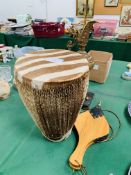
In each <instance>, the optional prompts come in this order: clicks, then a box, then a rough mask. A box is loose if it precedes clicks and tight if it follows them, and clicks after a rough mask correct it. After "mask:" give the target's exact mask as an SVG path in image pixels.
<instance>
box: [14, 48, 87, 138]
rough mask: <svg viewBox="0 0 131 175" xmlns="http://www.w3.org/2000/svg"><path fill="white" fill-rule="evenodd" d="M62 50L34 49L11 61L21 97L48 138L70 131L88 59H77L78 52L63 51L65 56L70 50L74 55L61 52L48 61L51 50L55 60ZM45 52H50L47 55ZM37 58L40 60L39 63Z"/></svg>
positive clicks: (84, 86)
mask: <svg viewBox="0 0 131 175" xmlns="http://www.w3.org/2000/svg"><path fill="white" fill-rule="evenodd" d="M62 51H63V52H64V50H53V51H52V50H48V51H47V50H45V51H43V52H42V53H41V52H40V53H38V52H37V53H36V54H35V56H34V55H28V56H25V57H24V58H20V59H18V61H17V62H16V65H15V82H16V86H17V89H18V91H19V94H20V96H21V99H22V101H23V103H24V105H25V106H26V108H27V110H28V111H29V113H30V115H31V117H32V118H33V120H34V122H35V123H36V125H37V126H38V128H39V129H40V131H41V132H42V134H43V135H44V136H45V137H46V138H47V139H49V140H51V141H61V140H63V139H65V138H67V137H68V136H69V134H70V133H71V130H72V128H73V126H74V123H75V120H76V118H77V115H78V113H79V111H80V108H81V105H82V103H83V100H84V98H85V95H86V92H87V86H88V79H89V75H88V74H89V73H88V72H89V71H88V70H89V69H88V62H87V61H86V60H85V59H77V58H79V57H82V56H81V55H80V54H78V53H75V52H71V51H65V53H66V54H65V53H64V54H65V55H69V58H70V54H71V55H72V56H73V54H74V55H76V56H75V57H76V59H75V58H74V59H73V61H72V62H71V60H70V59H69V61H68V59H67V57H66V56H65V57H66V59H65V57H64V58H61V59H63V61H62V62H61V61H60V60H57V61H55V62H53V63H52V61H51V59H54V55H55V53H57V54H56V55H55V60H56V57H59V56H58V55H61V56H60V57H62V54H61V52H62ZM63 52H62V53H63ZM48 53H50V54H51V53H52V54H51V57H50V58H49V57H48ZM50 54H49V55H50ZM36 55H37V56H36ZM72 56H71V57H72ZM36 57H37V58H36ZM43 57H44V58H43ZM41 58H42V59H43V61H42V62H43V63H42V62H41V63H40V64H39V63H38V62H39V61H40V59H41ZM47 58H48V59H47ZM72 58H73V57H72ZM45 59H46V61H45ZM57 59H58V58H57ZM32 60H33V61H32ZM75 62H76V64H75ZM34 63H36V64H34ZM70 64H71V65H70ZM48 66H49V67H48ZM52 66H53V67H52ZM38 67H39V68H38ZM47 67H48V69H47Z"/></svg>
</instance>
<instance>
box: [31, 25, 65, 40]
mask: <svg viewBox="0 0 131 175" xmlns="http://www.w3.org/2000/svg"><path fill="white" fill-rule="evenodd" d="M64 27H65V23H63V22H62V23H60V22H35V23H33V24H32V28H33V31H34V35H35V36H36V37H58V36H60V35H63V34H64Z"/></svg>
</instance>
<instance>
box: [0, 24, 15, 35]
mask: <svg viewBox="0 0 131 175" xmlns="http://www.w3.org/2000/svg"><path fill="white" fill-rule="evenodd" d="M14 24H15V23H13V22H9V21H6V22H0V33H8V32H9V31H10V30H11V26H13V25H14Z"/></svg>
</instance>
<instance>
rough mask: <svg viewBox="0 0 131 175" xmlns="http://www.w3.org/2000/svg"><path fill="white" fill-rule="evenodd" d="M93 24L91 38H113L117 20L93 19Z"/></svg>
mask: <svg viewBox="0 0 131 175" xmlns="http://www.w3.org/2000/svg"><path fill="white" fill-rule="evenodd" d="M95 21H96V23H95V24H94V25H93V29H94V31H93V38H95V39H115V38H116V29H117V25H118V20H109V19H103V20H100V19H98V20H97V19H95Z"/></svg>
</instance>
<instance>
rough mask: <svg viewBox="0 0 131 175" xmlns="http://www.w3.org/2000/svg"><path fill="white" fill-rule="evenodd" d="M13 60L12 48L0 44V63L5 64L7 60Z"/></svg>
mask: <svg viewBox="0 0 131 175" xmlns="http://www.w3.org/2000/svg"><path fill="white" fill-rule="evenodd" d="M8 58H9V59H12V58H14V50H13V47H8V46H5V45H4V44H0V61H2V62H4V63H6V62H7V61H10V60H8Z"/></svg>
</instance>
